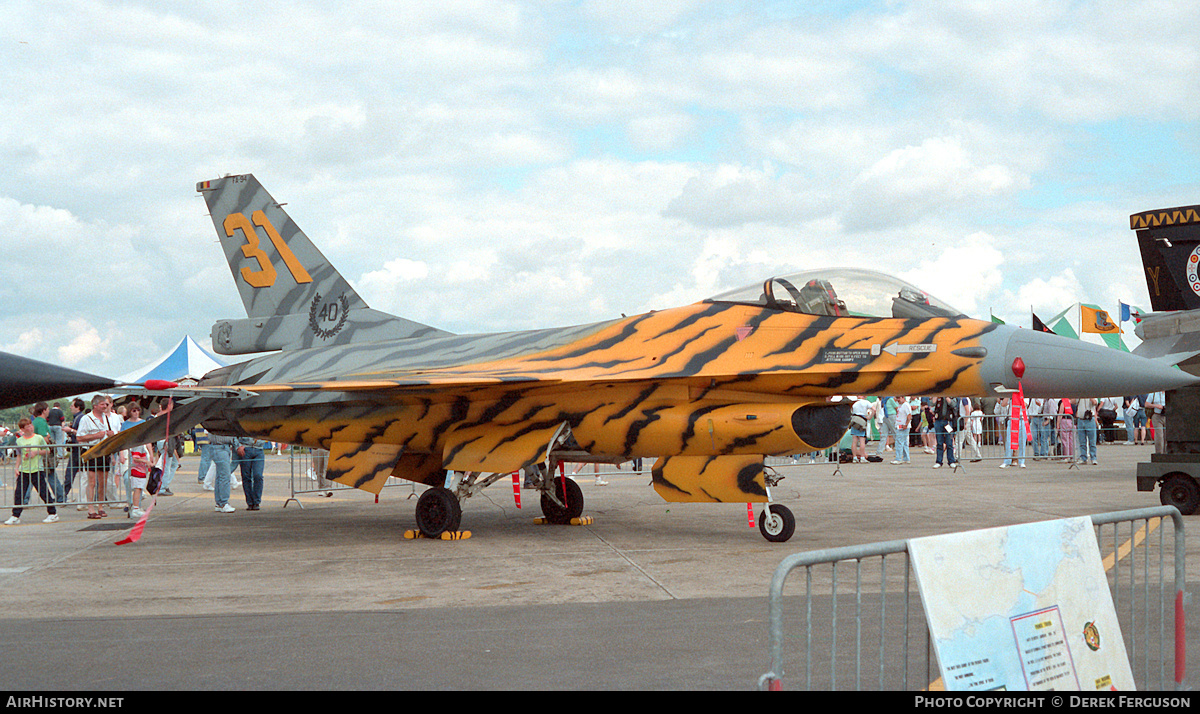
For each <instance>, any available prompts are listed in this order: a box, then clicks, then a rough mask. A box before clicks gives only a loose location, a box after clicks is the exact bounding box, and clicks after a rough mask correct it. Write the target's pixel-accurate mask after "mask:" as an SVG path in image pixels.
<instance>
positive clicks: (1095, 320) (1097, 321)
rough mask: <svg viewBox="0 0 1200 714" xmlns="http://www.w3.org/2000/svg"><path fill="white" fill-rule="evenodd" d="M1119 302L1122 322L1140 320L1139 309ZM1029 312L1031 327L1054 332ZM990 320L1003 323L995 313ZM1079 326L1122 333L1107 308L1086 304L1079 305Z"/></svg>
mask: <svg viewBox="0 0 1200 714" xmlns="http://www.w3.org/2000/svg"><path fill="white" fill-rule="evenodd" d="M1119 304H1120V306H1121V322H1122V323H1124V322H1130V321H1132V322H1134V323H1139V322H1141V321H1142V312H1141V310H1139V309H1137V308H1136V307H1134V306H1133V305H1126V304H1125V303H1123V302H1122V303H1119ZM1030 314H1032V315H1033V329H1035V330H1038V331H1040V332H1050V333H1053V332H1054V330H1051V329H1050V328H1049V327H1047V326H1046V323H1044V322H1042V320H1041V318H1039V317H1038V316H1037V313H1036V312H1033V311H1030ZM992 322H995V323H999V324H1001V325H1003V324H1004V320H1001V319H1000V318H998V317H996V316H995V315H992ZM1079 326H1080V329H1081V330H1082V331H1083V332H1095V333H1098V334H1102V335H1103V334H1113V333H1117V334H1120V333H1122V330H1121V325H1120V323H1115V322H1113V320H1112V317H1110V316H1109V314H1108V311H1107V310H1101V309H1099V308H1095V307H1088V306H1087V305H1080V306H1079Z"/></svg>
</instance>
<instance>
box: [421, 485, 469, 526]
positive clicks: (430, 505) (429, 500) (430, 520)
mask: <svg viewBox="0 0 1200 714" xmlns="http://www.w3.org/2000/svg"><path fill="white" fill-rule="evenodd" d="M460 523H462V505H461V504H460V503H459V502H458V497H457V496H455V495H454V493H452V492H451V491H450V490H449V489H446V488H442V487H440V486H438V487H435V488H430V489H426V491H425V493H423V494H421V497H420V498H419V499H417V528H418V529H420V531H421V533H422V534H423V535H424V536H425V537H426V538H440V537H441V535H442V533H445V532H446V531H456V530H458V526H459V524H460Z"/></svg>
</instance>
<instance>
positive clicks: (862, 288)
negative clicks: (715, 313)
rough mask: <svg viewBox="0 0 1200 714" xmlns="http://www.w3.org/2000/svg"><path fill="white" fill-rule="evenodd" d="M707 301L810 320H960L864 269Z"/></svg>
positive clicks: (816, 273)
mask: <svg viewBox="0 0 1200 714" xmlns="http://www.w3.org/2000/svg"><path fill="white" fill-rule="evenodd" d="M705 302H736V303H745V304H747V305H762V306H764V307H768V308H774V309H777V310H785V311H787V312H801V313H805V314H808V315H834V316H837V315H852V316H856V317H922V318H923V317H957V316H959V315H962V314H963V313H962V311H961V310H957V309H955V308H953V307H951V306H949V305H947V304H946V303H944V302H942V301H941V300H938V299H937V298H935V297H933V296H932V295H930V294H929V293H927V292H925V291H924V290H921V289H920V288H917V287H915V286H913V285H910V284H909V283H906V282H904V281H903V280H901V279H899V278H896V277H893V276H891V275H887V274H886V273H879V272H876V271H874V270H862V269H859V268H829V269H825V270H810V271H806V272H803V273H792V274H791V275H785V276H782V277H775V278H769V279H768V280H766V281H765V282H762V283H755V284H754V285H748V286H746V287H744V288H738V289H736V290H730V291H728V292H723V293H721V294H719V295H714V296H713V297H711V298H709V299H708V300H705Z"/></svg>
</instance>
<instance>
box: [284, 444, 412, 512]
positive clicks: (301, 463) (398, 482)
mask: <svg viewBox="0 0 1200 714" xmlns="http://www.w3.org/2000/svg"><path fill="white" fill-rule="evenodd" d="M287 449H288V468H289V473H288V488H289V489H290V491H291V493H290V494H289V496H288V499H287V500H286V501H284V503H283V507H284V508H287V505H288V504H289V503H291V502H292V501H295V502H296V504H297V505H299V506H300V508H304V504H303V503H301V502H300V499H299V498H297V496H303V495H317V496H333V494H334V492H335V491H357V490H358V489H356V488H354V487H353V486H346V485H344V484H340V483H338V482H337V481H331V480H329V479H327V478H325V472H326V469H327V468H328V467H329V452H328V451H326V450H325V449H310V448H308V447H304V446H288V447H287ZM383 487H384V488H396V487H406V488H409V489H410V494H415V493H416V491H417V485H416V484H415V483H413V482H412V481H408V480H405V479H397V478H390V477H389V478H388V480H387V482H386V483H384V486H383Z"/></svg>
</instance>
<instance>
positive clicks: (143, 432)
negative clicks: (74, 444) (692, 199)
mask: <svg viewBox="0 0 1200 714" xmlns="http://www.w3.org/2000/svg"><path fill="white" fill-rule="evenodd" d="M223 408H224V404H223V403H222V400H220V399H197V400H196V401H194V402H188V403H186V404H178V405H176V406H175V408H173V409H172V410H171V412H170V414H171V418H170V420H169V421H170V422H171V433H170V434H167V421H168V419H167V417H166V415H165V414H159V415H158V416H156V417H154V418H153V419H147V420H146V421H144V422H142V423H141V424H138V425H137V426H135V427H131V428H129V429H126V430H125V431H122V432H119V433H117V434H116V435H114V436H110V437H108V438H107V439H104V440H103V441H101V442H100V443H99V444H96V445H95V446H93V447H92V448H90V449H88V450H87V451H85V452H84V453H83V455H82V456H81V457H80V458H82V459H94V458H98V457H101V456H107V455H109V454H113V453H116V452H118V451H121V450H122V449H131V448H133V447H135V446H141V445H142V444H149V443H150V442H152V441H161V440H163V439H165V438H167V437H168V436H177V435H179V434H182V433H184V432H186V431H187V430H188V429H191V428H192V427H193V426H195V425H197V424H199V423H200V422H202V421H204V420H205V419H208V418H209V417H212V416H215V415H216V414H218V413H220V411H221V410H222V409H223Z"/></svg>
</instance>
